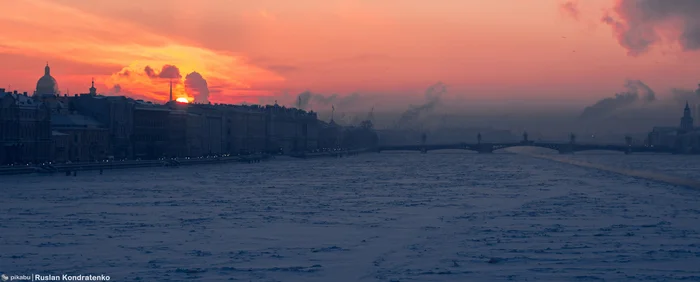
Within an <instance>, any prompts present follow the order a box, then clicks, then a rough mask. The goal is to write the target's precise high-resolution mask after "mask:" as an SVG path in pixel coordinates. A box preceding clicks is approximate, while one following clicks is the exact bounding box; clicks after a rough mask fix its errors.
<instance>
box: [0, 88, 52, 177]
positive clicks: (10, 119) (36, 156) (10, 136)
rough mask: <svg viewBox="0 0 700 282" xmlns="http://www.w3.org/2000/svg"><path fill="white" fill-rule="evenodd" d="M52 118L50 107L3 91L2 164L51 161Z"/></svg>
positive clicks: (0, 92)
mask: <svg viewBox="0 0 700 282" xmlns="http://www.w3.org/2000/svg"><path fill="white" fill-rule="evenodd" d="M50 120H51V116H50V111H49V108H48V107H47V106H46V104H43V103H41V102H39V101H36V100H34V99H32V98H31V97H28V96H27V93H26V92H25V93H22V94H20V93H17V91H14V92H5V89H2V88H0V125H2V127H1V128H0V163H2V164H13V163H40V162H45V161H48V160H50V159H51V123H50Z"/></svg>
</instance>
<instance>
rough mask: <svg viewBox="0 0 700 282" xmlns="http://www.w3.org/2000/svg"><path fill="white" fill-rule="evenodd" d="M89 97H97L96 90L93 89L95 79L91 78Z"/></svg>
mask: <svg viewBox="0 0 700 282" xmlns="http://www.w3.org/2000/svg"><path fill="white" fill-rule="evenodd" d="M90 95H92V96H97V88H95V78H94V77H93V78H92V86H91V87H90Z"/></svg>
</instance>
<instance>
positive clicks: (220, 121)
mask: <svg viewBox="0 0 700 282" xmlns="http://www.w3.org/2000/svg"><path fill="white" fill-rule="evenodd" d="M0 125H1V126H2V127H1V128H0V164H20V163H41V162H47V161H55V162H85V161H102V160H110V159H158V158H165V157H168V158H174V157H201V156H212V155H226V154H249V153H262V152H267V153H283V154H289V153H294V152H305V151H316V150H324V149H330V148H340V147H345V148H359V147H371V146H376V145H377V144H376V142H377V141H378V138H377V135H376V133H374V130H373V128H372V125H371V122H365V123H363V124H362V125H361V126H359V127H343V126H340V125H338V124H336V123H335V122H334V121H332V120H331V122H330V124H329V123H325V122H323V121H320V120H318V117H317V115H316V113H314V112H307V111H304V110H300V109H295V108H286V107H282V106H279V105H277V104H275V105H267V106H258V105H252V106H244V105H228V104H211V103H208V104H197V103H193V104H188V103H179V102H176V101H174V100H173V97H172V85H171V94H170V100H169V101H168V102H167V103H165V104H157V103H152V102H147V101H143V100H135V99H132V98H128V97H123V96H103V95H98V94H97V89H96V88H95V83H94V80H93V81H92V83H91V87H90V88H89V92H88V93H84V94H74V95H69V94H68V93H65V94H63V95H61V94H60V93H59V92H58V86H57V82H56V80H55V79H54V78H53V77H52V76H51V74H50V68H49V66H48V64H47V66H46V67H45V70H44V76H42V77H41V78H40V79H39V81H38V82H37V87H36V91H35V93H34V95H33V96H31V97H30V96H28V95H27V93H26V92H25V93H22V94H20V93H17V92H16V91H15V92H5V89H0Z"/></svg>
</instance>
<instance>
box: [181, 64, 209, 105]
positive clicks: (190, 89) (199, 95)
mask: <svg viewBox="0 0 700 282" xmlns="http://www.w3.org/2000/svg"><path fill="white" fill-rule="evenodd" d="M185 90H186V91H187V93H188V94H190V95H192V96H193V97H194V102H195V103H202V104H207V103H209V86H208V85H207V80H205V79H204V77H202V75H201V74H199V73H198V72H196V71H195V72H191V73H190V74H188V75H187V76H185Z"/></svg>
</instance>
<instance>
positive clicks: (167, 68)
mask: <svg viewBox="0 0 700 282" xmlns="http://www.w3.org/2000/svg"><path fill="white" fill-rule="evenodd" d="M143 71H144V72H145V73H146V75H147V76H148V77H150V78H168V79H180V78H182V75H181V74H180V69H179V68H178V67H176V66H173V65H164V66H163V68H162V69H161V70H160V72H156V71H155V70H153V68H151V67H150V66H146V67H145V68H144V69H143Z"/></svg>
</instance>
